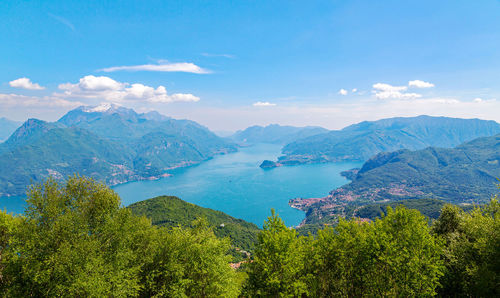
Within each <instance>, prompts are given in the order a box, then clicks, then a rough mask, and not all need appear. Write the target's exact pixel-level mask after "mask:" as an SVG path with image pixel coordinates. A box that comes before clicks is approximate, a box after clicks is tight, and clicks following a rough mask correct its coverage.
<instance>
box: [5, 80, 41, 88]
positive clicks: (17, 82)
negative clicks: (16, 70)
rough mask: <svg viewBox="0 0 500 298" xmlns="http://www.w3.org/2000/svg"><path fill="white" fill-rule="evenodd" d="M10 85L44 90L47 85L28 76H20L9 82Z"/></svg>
mask: <svg viewBox="0 0 500 298" xmlns="http://www.w3.org/2000/svg"><path fill="white" fill-rule="evenodd" d="M9 85H10V86H11V87H14V88H21V89H28V90H43V89H45V87H42V86H40V85H38V84H37V83H33V82H31V80H30V79H28V78H19V79H17V80H13V81H10V82H9Z"/></svg>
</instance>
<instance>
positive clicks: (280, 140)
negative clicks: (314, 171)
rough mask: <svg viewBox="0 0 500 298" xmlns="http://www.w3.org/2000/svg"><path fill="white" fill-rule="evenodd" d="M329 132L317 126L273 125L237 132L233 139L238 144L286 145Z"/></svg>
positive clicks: (251, 127) (252, 127) (256, 126)
mask: <svg viewBox="0 0 500 298" xmlns="http://www.w3.org/2000/svg"><path fill="white" fill-rule="evenodd" d="M325 132H328V130H327V129H325V128H322V127H317V126H305V127H295V126H281V125H278V124H271V125H268V126H259V125H255V126H250V127H248V128H246V129H244V130H240V131H237V132H236V133H235V134H234V135H232V136H231V139H233V140H234V141H236V142H238V143H243V144H255V143H271V144H280V145H285V144H288V143H291V142H294V141H296V140H299V139H302V138H306V137H310V136H314V135H317V134H321V133H325Z"/></svg>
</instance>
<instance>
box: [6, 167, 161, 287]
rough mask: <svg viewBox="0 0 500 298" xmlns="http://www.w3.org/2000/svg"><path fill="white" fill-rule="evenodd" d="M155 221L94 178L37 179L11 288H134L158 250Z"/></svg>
mask: <svg viewBox="0 0 500 298" xmlns="http://www.w3.org/2000/svg"><path fill="white" fill-rule="evenodd" d="M153 235H154V233H153V228H152V227H151V223H150V222H149V220H147V219H146V218H141V217H136V216H133V215H132V214H131V213H130V211H129V210H127V209H124V208H120V198H119V197H118V195H117V194H116V193H114V192H113V191H112V190H110V189H109V188H107V187H106V186H105V185H103V184H100V183H97V182H95V181H94V180H92V179H88V178H80V177H73V178H70V179H69V180H68V181H67V183H66V185H64V186H59V185H58V184H57V182H56V181H55V180H53V179H49V180H47V181H46V182H45V183H44V184H43V185H36V186H33V187H32V188H31V189H30V190H29V193H28V198H27V209H26V211H25V215H24V217H22V218H21V223H20V224H19V227H18V229H16V230H15V232H14V234H13V235H12V239H11V240H12V241H11V245H12V247H11V249H12V250H13V252H14V253H15V255H16V256H17V257H16V258H15V259H13V260H11V262H10V263H9V265H8V268H7V270H8V273H9V275H10V277H11V278H12V281H11V283H10V285H9V287H8V293H7V294H8V295H11V296H38V297H48V296H49V297H56V296H80V297H81V296H88V297H103V296H116V297H124V296H134V295H136V294H137V293H138V291H139V289H140V287H141V286H140V284H139V278H138V273H139V271H140V270H141V266H142V264H143V262H144V259H145V258H147V257H148V256H149V255H151V253H150V251H151V250H152V246H151V244H152V243H153V242H152V240H153Z"/></svg>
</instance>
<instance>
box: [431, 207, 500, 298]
mask: <svg viewBox="0 0 500 298" xmlns="http://www.w3.org/2000/svg"><path fill="white" fill-rule="evenodd" d="M443 227H446V228H443ZM433 229H434V231H435V233H436V234H437V235H440V236H442V237H443V238H444V239H445V240H446V243H447V245H446V249H445V251H444V253H443V259H444V260H445V264H446V274H445V276H443V278H442V280H441V283H442V288H441V289H440V294H441V295H445V296H477V297H498V296H500V204H499V203H498V201H497V199H496V198H494V199H492V200H491V202H490V203H489V204H487V205H485V206H483V207H476V208H475V209H474V210H473V211H471V212H463V211H462V210H460V209H459V208H456V207H453V206H446V207H445V208H443V211H442V213H441V216H440V217H439V219H438V220H437V221H436V222H435V223H434V226H433Z"/></svg>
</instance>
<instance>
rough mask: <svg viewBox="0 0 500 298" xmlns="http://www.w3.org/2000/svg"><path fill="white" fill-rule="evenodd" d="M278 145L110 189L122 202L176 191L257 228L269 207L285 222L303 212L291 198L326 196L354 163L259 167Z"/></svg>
mask: <svg viewBox="0 0 500 298" xmlns="http://www.w3.org/2000/svg"><path fill="white" fill-rule="evenodd" d="M280 151H281V146H277V145H269V144H259V145H255V146H252V147H246V148H241V149H240V150H239V152H236V153H232V154H228V155H221V156H217V157H215V158H213V159H211V160H209V161H206V162H204V163H202V164H200V165H197V166H193V167H189V168H184V169H178V170H176V171H173V172H172V174H173V176H172V177H168V178H163V179H160V180H156V181H140V182H131V183H127V184H123V185H119V186H116V187H114V190H115V191H116V192H117V193H118V194H119V195H120V196H121V197H122V200H123V203H124V204H125V205H128V204H131V203H133V202H137V201H140V200H144V199H147V198H151V197H154V196H159V195H175V196H178V197H180V198H181V199H183V200H185V201H188V202H190V203H193V204H196V205H200V206H203V207H207V208H212V209H216V210H220V211H222V212H225V213H227V214H229V215H231V216H234V217H237V218H242V219H244V220H247V221H250V222H253V223H255V224H257V225H258V226H262V223H263V222H264V220H265V219H266V218H267V216H269V215H270V213H271V211H270V210H271V208H274V209H275V210H276V211H277V212H278V214H279V215H280V216H281V217H282V218H283V220H284V221H285V223H286V224H287V225H289V226H293V225H298V224H299V223H300V222H301V221H302V219H304V212H302V211H300V210H296V209H293V208H291V207H289V206H288V200H289V199H292V198H296V197H319V196H325V195H327V194H328V192H329V191H330V190H332V189H334V188H335V187H338V186H340V185H343V184H345V183H346V182H347V180H346V179H345V178H343V177H341V176H340V175H339V173H340V172H341V171H344V170H347V169H351V168H354V167H357V166H359V164H358V163H331V164H315V165H301V166H291V167H279V168H274V169H267V170H263V169H261V168H260V167H259V165H260V163H261V162H262V161H263V160H264V159H270V160H276V158H277V157H278V156H279V155H280Z"/></svg>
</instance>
